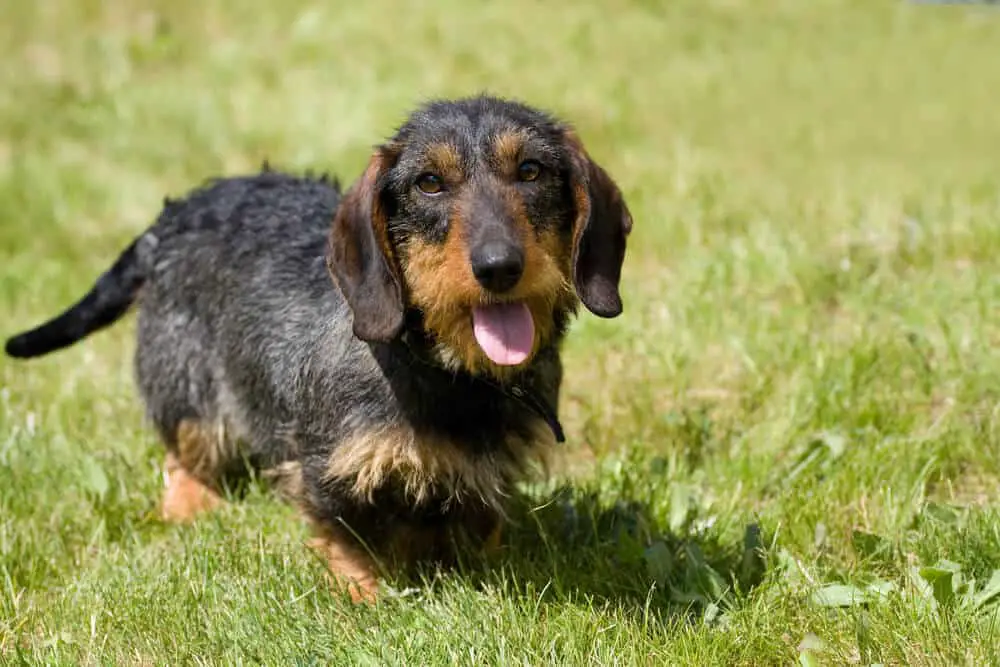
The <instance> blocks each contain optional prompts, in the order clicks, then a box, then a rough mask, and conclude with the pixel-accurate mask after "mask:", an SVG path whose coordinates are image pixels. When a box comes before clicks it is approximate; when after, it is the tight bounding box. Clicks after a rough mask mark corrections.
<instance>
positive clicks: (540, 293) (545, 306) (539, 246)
mask: <svg viewBox="0 0 1000 667" xmlns="http://www.w3.org/2000/svg"><path fill="white" fill-rule="evenodd" d="M510 206H511V208H512V209H513V211H514V217H515V219H516V220H518V223H517V228H518V231H519V233H520V234H521V242H522V244H523V248H524V256H525V267H524V275H523V277H522V278H521V280H520V282H519V283H518V284H517V286H515V287H514V289H513V290H511V291H510V292H509V293H507V294H505V295H504V296H503V300H504V301H523V302H525V303H526V304H527V306H528V309H529V310H530V311H531V317H532V319H533V320H534V324H535V341H534V345H533V346H532V353H531V355H530V356H529V358H528V360H526V361H525V363H524V364H521V365H520V366H498V365H496V364H494V363H493V362H492V361H490V360H489V358H487V357H486V355H485V354H484V353H483V351H482V349H481V348H480V347H479V344H478V343H477V342H476V338H475V335H474V334H473V329H472V309H473V307H474V306H476V305H479V304H484V303H490V302H494V303H495V302H496V301H497V299H496V297H494V296H492V295H490V294H489V293H488V292H486V291H485V290H483V289H482V288H481V287H480V285H479V283H478V282H477V281H476V279H475V276H474V275H473V274H472V268H471V266H470V264H469V250H468V247H467V245H466V242H465V239H464V233H465V232H464V220H463V216H462V214H461V213H460V212H458V211H456V212H455V213H454V214H453V215H452V217H451V220H450V227H449V231H448V236H447V238H446V239H445V242H444V245H443V246H442V245H438V244H434V243H427V242H425V241H422V240H420V239H417V238H414V239H411V240H410V241H409V242H408V243H407V244H406V247H405V248H404V249H403V253H404V254H405V261H403V262H402V265H403V276H404V278H405V281H406V285H407V288H408V290H409V297H410V300H411V302H412V303H413V304H414V305H416V306H417V307H418V308H420V310H421V311H423V313H424V326H425V327H426V328H427V330H428V331H430V332H431V333H432V334H434V337H435V339H436V340H437V341H438V343H439V350H438V357H439V361H441V362H442V363H445V364H446V365H450V366H451V367H461V368H464V369H466V370H468V371H469V372H471V373H484V374H488V375H491V376H493V377H494V378H496V379H498V380H500V381H505V380H507V379H509V378H510V377H511V376H512V375H514V374H516V373H517V372H518V371H519V370H520V369H521V368H522V367H523V366H525V365H527V364H528V363H530V361H531V359H532V358H533V357H534V355H535V353H537V352H538V350H539V349H540V348H541V347H542V346H543V345H545V344H546V343H548V342H549V341H550V340H551V339H552V336H553V334H554V330H555V326H554V322H553V319H552V314H553V311H554V310H555V309H556V308H557V307H559V308H566V309H572V308H574V307H575V305H576V297H575V295H574V292H573V289H572V286H571V283H570V278H569V276H570V275H571V273H570V255H569V249H568V247H567V246H568V243H566V242H563V241H562V240H561V239H560V237H559V234H558V233H557V232H556V231H554V230H547V231H543V232H542V233H541V234H540V235H536V233H535V231H534V229H533V227H532V226H531V225H530V222H529V221H528V219H527V215H526V214H525V212H524V210H523V205H522V203H521V201H520V199H512V201H511V202H510Z"/></svg>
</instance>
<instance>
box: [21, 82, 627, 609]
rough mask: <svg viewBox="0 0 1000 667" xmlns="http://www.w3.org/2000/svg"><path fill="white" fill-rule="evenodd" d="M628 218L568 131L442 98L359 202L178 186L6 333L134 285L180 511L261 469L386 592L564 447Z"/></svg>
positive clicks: (322, 543)
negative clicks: (106, 258)
mask: <svg viewBox="0 0 1000 667" xmlns="http://www.w3.org/2000/svg"><path fill="white" fill-rule="evenodd" d="M331 223H332V224H331ZM631 226H632V219H631V216H630V214H629V211H628V208H627V206H626V205H625V202H624V201H623V199H622V195H621V192H620V191H619V189H618V187H617V186H616V185H615V183H614V182H613V181H612V180H611V178H610V177H609V176H608V174H607V173H606V172H605V171H604V170H603V169H602V168H601V167H599V166H598V165H597V164H595V163H594V162H593V161H592V160H591V159H590V158H589V157H588V155H587V153H586V151H585V150H584V148H583V145H582V144H581V142H580V139H579V138H578V137H577V135H576V134H575V133H574V131H573V130H572V129H571V128H570V127H569V126H567V125H566V124H564V123H562V122H560V121H558V120H556V119H555V118H553V117H552V116H550V115H548V114H546V113H544V112H542V111H539V110H537V109H534V108H531V107H529V106H526V105H523V104H520V103H516V102H511V101H506V100H502V99H497V98H493V97H487V96H480V97H473V98H468V99H459V100H452V101H436V102H432V103H428V104H426V105H424V106H423V107H421V108H419V109H418V110H417V111H415V112H414V113H413V114H412V115H411V116H410V117H409V119H408V120H407V121H406V122H405V123H404V124H403V125H402V126H401V127H400V128H399V130H398V131H397V132H396V134H395V136H393V137H392V138H391V139H390V140H389V141H388V142H386V143H384V144H383V145H380V146H378V147H377V148H376V149H375V150H374V152H373V155H372V156H371V160H370V161H369V163H368V166H367V168H366V169H365V171H364V173H363V174H362V175H361V178H360V179H358V180H357V182H356V183H354V185H353V186H352V187H351V188H350V189H349V190H347V192H346V193H344V194H343V195H342V194H341V191H340V188H339V186H338V185H337V183H336V182H335V181H330V180H328V179H326V178H312V177H295V176H291V175H287V174H282V173H278V172H274V171H271V170H270V169H269V168H267V166H266V165H265V168H264V169H263V171H262V172H261V173H259V174H256V175H252V176H245V177H238V178H222V179H218V180H214V181H211V182H209V183H207V184H205V185H204V186H203V187H201V188H199V189H197V190H194V191H193V192H191V193H189V194H188V195H187V196H186V197H185V198H184V199H182V200H167V201H166V202H165V205H164V208H163V210H162V212H161V213H160V215H159V218H158V219H157V220H156V222H155V223H154V224H153V225H152V226H151V227H150V228H149V229H148V230H146V231H145V232H143V233H142V234H141V235H140V236H139V237H138V238H137V239H136V240H135V241H134V242H133V243H132V244H131V245H130V246H129V247H128V248H127V249H126V250H125V251H124V252H123V253H122V255H121V256H120V257H119V258H118V260H117V261H116V262H115V264H114V265H113V266H112V267H111V268H110V269H109V270H108V271H106V272H105V273H104V274H103V275H102V276H101V277H100V278H99V279H98V280H97V283H96V285H94V287H93V288H92V289H91V290H90V292H89V293H88V294H87V295H86V296H85V297H83V299H82V300H81V301H79V302H78V303H77V304H76V305H74V306H72V307H71V308H69V309H68V310H67V311H66V312H64V313H63V314H61V315H59V316H58V317H56V318H54V319H52V320H51V321H49V322H47V323H45V324H43V325H41V326H40V327H38V328H36V329H34V330H32V331H28V332H27V333H23V334H21V335H18V336H16V337H14V338H12V339H10V340H9V341H8V342H7V345H6V350H7V353H8V354H9V355H11V356H13V357H36V356H40V355H43V354H46V353H49V352H52V351H54V350H58V349H60V348H63V347H66V346H68V345H71V344H72V343H74V342H76V341H78V340H80V339H82V338H84V337H85V336H87V335H88V334H91V333H93V332H95V331H97V330H99V329H101V328H103V327H105V326H108V325H110V324H112V323H113V322H115V321H116V320H117V319H118V318H120V317H121V316H122V315H123V314H124V313H125V312H126V311H128V309H129V308H130V307H131V306H132V304H133V303H135V302H138V303H139V314H138V326H137V328H138V345H137V349H136V359H135V371H136V377H137V382H138V385H139V389H140V391H141V392H142V395H143V398H144V399H145V404H146V407H147V412H148V415H149V418H150V419H151V420H152V422H153V424H155V426H156V428H157V429H158V430H159V433H160V436H161V438H162V439H163V442H164V443H165V445H166V449H167V455H166V466H165V468H166V477H167V482H166V491H165V493H164V497H163V501H162V507H161V511H162V513H163V515H164V517H165V518H167V519H171V520H179V521H183V520H187V519H189V518H191V517H192V516H193V515H195V514H196V513H198V512H199V511H202V510H206V509H209V508H211V507H214V506H216V505H218V504H219V503H221V502H222V496H221V491H222V490H223V489H224V487H225V485H226V484H228V480H230V479H234V478H239V477H240V476H241V475H242V476H246V475H248V474H250V473H251V472H252V471H253V472H259V473H261V474H262V475H263V476H264V477H267V478H271V479H273V480H274V481H275V482H276V483H277V484H278V486H279V488H280V489H282V490H283V491H284V492H285V493H286V494H288V495H290V496H291V497H292V498H294V499H295V501H296V502H297V503H298V504H299V505H300V506H301V508H302V510H303V512H304V514H305V515H306V516H307V517H308V518H309V519H310V520H311V521H312V523H313V525H314V526H315V527H316V530H317V535H318V537H317V538H316V539H315V540H314V545H315V546H316V547H317V548H319V549H320V550H321V552H322V553H323V555H324V556H325V558H326V559H327V560H328V561H329V565H330V569H331V572H332V574H333V575H334V578H335V580H336V581H337V582H339V583H341V584H343V585H345V586H346V587H347V588H348V589H349V590H350V592H351V595H352V597H353V598H354V599H355V600H359V599H371V598H372V597H373V596H374V595H375V593H376V592H377V588H378V583H377V576H378V574H379V572H380V567H386V566H392V565H396V566H397V567H399V568H405V567H407V566H410V565H413V564H415V563H420V562H427V561H433V562H446V561H448V560H449V559H450V558H453V557H454V555H455V553H456V552H455V547H456V545H457V544H459V543H466V544H473V545H475V544H478V545H480V546H481V547H483V548H487V549H488V548H490V547H491V546H495V545H496V544H497V543H498V540H499V536H500V527H501V523H502V518H503V516H504V506H505V500H506V499H507V498H508V497H509V496H510V494H511V492H512V491H513V488H514V484H515V483H516V482H517V481H518V479H519V478H521V477H523V476H524V475H526V474H527V473H529V472H530V471H531V470H533V469H537V468H538V467H539V464H544V460H545V458H546V453H547V452H549V451H550V450H551V449H552V448H553V446H554V444H555V442H556V441H561V440H562V431H561V428H560V426H559V421H558V419H557V418H556V407H557V403H558V394H559V385H560V382H561V378H562V368H561V363H560V358H559V345H560V342H561V340H562V339H563V337H564V335H565V333H566V330H567V326H568V323H569V321H570V318H571V316H572V315H574V314H575V312H576V310H577V307H578V304H579V303H580V302H582V303H583V305H584V306H585V307H586V308H587V309H588V310H590V311H591V312H592V313H594V314H596V315H599V316H601V317H615V316H617V315H618V314H620V313H621V312H622V302H621V298H620V296H619V290H618V284H619V278H620V275H621V269H622V262H623V259H624V255H625V242H626V237H627V235H628V234H629V232H630V230H631Z"/></svg>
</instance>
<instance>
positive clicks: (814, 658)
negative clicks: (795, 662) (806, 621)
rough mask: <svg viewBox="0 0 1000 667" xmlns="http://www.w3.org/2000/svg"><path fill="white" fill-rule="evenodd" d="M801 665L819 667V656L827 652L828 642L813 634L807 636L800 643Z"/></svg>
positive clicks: (820, 663)
mask: <svg viewBox="0 0 1000 667" xmlns="http://www.w3.org/2000/svg"><path fill="white" fill-rule="evenodd" d="M798 648H799V664H800V665H802V666H803V667H819V665H822V664H823V663H822V661H821V660H820V658H819V656H820V654H821V653H825V652H826V651H827V646H826V642H824V641H823V640H822V639H820V638H819V637H818V636H817V635H815V634H813V633H811V632H810V633H809V634H807V635H806V636H805V637H803V638H802V641H801V642H800V643H799V647H798Z"/></svg>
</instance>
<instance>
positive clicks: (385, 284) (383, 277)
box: [326, 147, 403, 342]
mask: <svg viewBox="0 0 1000 667" xmlns="http://www.w3.org/2000/svg"><path fill="white" fill-rule="evenodd" d="M394 160H395V154H394V153H393V151H392V150H391V148H390V147H382V148H379V149H378V150H376V152H375V153H374V154H373V155H372V158H371V160H370V161H369V163H368V168H367V169H365V173H364V175H362V176H361V178H360V179H359V180H358V182H357V183H355V184H354V185H353V186H352V187H351V189H350V190H349V191H348V192H347V194H346V195H345V196H344V199H343V201H341V202H340V206H338V207H337V213H336V216H335V217H334V219H333V228H332V229H331V230H330V240H329V246H328V249H327V256H326V265H327V269H328V270H329V271H330V274H331V276H333V279H334V280H335V281H336V283H337V285H338V286H339V287H340V290H341V292H343V294H344V298H345V299H346V300H347V304H348V306H350V308H351V312H352V314H353V316H354V335H355V336H357V337H358V338H360V339H361V340H365V341H381V342H388V341H390V340H392V339H393V338H395V337H396V335H397V334H398V333H399V331H400V329H401V328H402V326H403V289H402V281H401V280H400V271H399V267H398V264H397V260H396V257H395V253H394V252H393V249H392V245H391V243H390V242H389V220H388V217H387V215H386V211H385V208H384V206H383V203H382V196H381V195H382V193H381V187H382V180H383V176H384V174H385V172H386V171H387V170H388V169H389V168H390V167H391V166H392V164H393V162H394Z"/></svg>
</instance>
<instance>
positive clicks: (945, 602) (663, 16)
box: [0, 0, 1000, 665]
mask: <svg viewBox="0 0 1000 667" xmlns="http://www.w3.org/2000/svg"><path fill="white" fill-rule="evenodd" d="M338 4H340V5H342V6H335V5H338ZM560 4H561V5H562V6H561V7H560V6H559V5H560ZM998 44H1000V13H997V12H996V11H991V10H990V9H988V8H984V7H978V8H977V7H975V6H961V7H959V6H953V7H934V6H932V5H928V4H920V3H905V2H876V1H875V0H870V1H867V2H860V1H854V2H848V1H842V2H839V1H834V0H822V1H820V0H817V1H810V2H804V1H801V0H795V1H792V0H785V1H781V0H770V1H769V2H750V1H749V0H744V1H740V0H728V1H723V0H714V1H711V2H698V1H695V0H684V1H679V2H670V3H668V2H653V1H651V0H634V1H633V2H626V1H624V0H619V1H611V0H607V1H605V2H601V3H582V2H581V3H572V4H570V3H541V2H531V1H530V0H507V2H503V3H500V2H474V3H468V4H466V3H464V2H463V3H460V2H457V1H455V0H449V1H448V2H437V3H431V2H424V1H422V0H418V1H417V2H411V3H391V2H387V1H383V0H372V1H366V2H352V3H320V2H306V1H304V0H285V1H284V2H265V1H263V0H247V1H244V2H237V1H236V0H205V2H201V3H193V2H192V3H179V2H164V1H162V0H153V1H147V2H140V1H139V0H110V1H103V2H98V1H97V0H78V1H77V2H68V1H64V2H38V3H34V4H30V3H14V2H6V3H3V5H2V7H0V57H2V59H3V63H4V66H3V67H2V68H0V91H2V93H3V94H0V230H2V232H0V313H2V322H3V329H4V334H5V335H6V334H9V333H13V332H14V331H16V330H18V329H20V328H22V327H25V326H27V325H29V324H33V323H35V322H36V321H38V320H40V319H41V318H43V317H45V316H48V315H51V314H53V313H55V312H56V311H57V310H58V309H59V308H61V307H62V306H64V305H66V304H67V303H68V302H69V301H70V300H71V299H74V298H76V297H77V296H79V295H80V294H81V293H82V292H83V290H84V289H85V288H86V287H87V286H88V285H89V284H90V282H91V281H92V279H93V278H94V277H95V276H96V275H97V274H98V273H99V272H100V271H101V270H102V269H103V268H105V267H106V266H108V265H109V263H110V262H111V261H112V260H113V258H114V257H115V256H116V253H117V252H118V251H119V250H120V249H121V248H122V247H124V245H125V244H126V243H127V242H128V241H129V240H130V239H131V238H132V236H133V235H135V234H136V233H137V232H138V231H139V230H141V229H143V228H144V227H145V226H146V225H147V224H148V223H149V222H150V221H151V220H152V217H153V216H154V215H155V213H156V212H157V210H158V206H159V203H160V201H161V199H162V197H163V196H164V195H166V194H174V195H176V194H180V193H182V192H183V191H184V190H186V189H187V188H188V187H190V186H191V185H193V184H194V183H196V182H198V181H200V180H201V179H203V178H204V177H206V176H209V175H212V174H216V173H219V172H226V173H235V172H239V171H243V170H247V169H251V168H253V167H255V166H256V165H257V164H258V163H260V162H261V161H262V160H263V159H264V158H270V159H271V160H272V161H273V162H275V163H277V164H280V165H282V166H287V167H291V168H307V167H309V168H316V169H329V170H332V171H333V172H335V173H336V174H338V175H340V176H341V177H342V178H344V179H345V180H351V179H353V178H354V177H356V176H357V175H359V174H360V171H361V169H362V168H363V165H364V162H365V157H366V154H367V152H368V150H369V147H370V145H371V144H373V143H375V142H377V141H379V140H380V139H381V138H383V137H385V136H386V135H387V134H389V133H390V131H391V130H392V128H393V127H394V126H395V124H396V123H398V122H399V121H400V120H401V119H402V118H403V116H404V115H405V113H406V112H407V111H408V110H409V109H410V108H411V107H412V106H413V105H414V104H415V103H417V102H418V101H420V100H422V99H425V98H427V97H429V96H447V95H459V94H467V93H473V92H477V91H479V90H483V89H488V90H490V91H493V92H497V93H501V94H506V95H512V96H516V97H520V98H522V99H525V100H527V101H529V102H531V103H534V104H538V105H541V106H544V107H547V108H550V109H552V110H553V111H555V112H557V113H559V114H561V115H563V116H565V117H566V118H568V119H570V120H572V121H573V122H575V123H576V125H577V126H578V128H579V131H580V134H581V135H582V137H583V138H584V140H585V142H586V144H587V146H588V148H589V150H590V152H591V153H592V154H593V155H594V156H595V157H596V158H597V159H598V160H599V161H600V162H601V163H602V164H604V165H605V166H606V167H607V168H608V170H609V171H610V172H611V173H612V174H613V175H614V176H615V177H616V178H617V179H618V181H619V183H620V184H621V186H622V188H623V189H624V191H625V193H626V196H627V199H628V201H629V203H630V205H631V208H632V211H633V213H634V216H635V222H636V227H635V234H634V236H633V241H632V244H631V249H630V253H629V257H628V260H627V263H626V270H625V278H624V283H625V284H624V294H625V299H626V312H625V315H624V316H623V317H622V318H619V319H617V320H613V321H600V320H598V319H596V318H594V317H591V316H586V315H585V316H583V317H581V319H580V320H579V321H578V322H577V323H576V325H575V326H574V330H573V332H572V334H571V337H570V341H569V342H568V344H567V346H566V364H567V367H568V377H567V380H566V386H565V392H564V402H563V405H562V406H561V412H562V415H563V419H564V422H565V425H566V427H567V431H568V434H569V440H570V442H569V444H568V445H567V448H566V457H565V458H566V461H565V466H564V467H563V468H561V469H560V470H559V471H558V472H557V475H556V477H555V479H553V480H552V482H551V483H549V484H548V485H544V486H540V487H537V488H530V489H527V491H528V500H527V501H526V502H525V505H524V507H522V508H521V509H520V510H519V511H518V513H517V519H518V521H517V525H516V526H515V527H514V528H513V529H512V530H511V532H510V533H509V535H508V538H507V544H506V547H507V548H506V550H505V553H504V555H503V556H502V557H501V558H500V559H499V561H498V562H493V563H489V564H486V563H480V562H478V561H475V560H474V559H472V560H471V562H469V563H467V564H466V566H465V567H463V568H462V570H461V571H460V572H457V573H448V574H441V575H440V576H432V577H431V576H429V578H428V581H427V582H426V583H425V585H423V586H420V587H418V588H416V589H414V590H406V591H403V592H402V593H400V594H399V595H396V596H389V597H386V598H385V599H384V600H383V601H382V602H381V603H380V604H379V605H378V606H377V607H375V608H356V607H354V606H352V605H350V604H349V603H347V602H345V601H344V600H343V599H341V598H340V597H338V596H336V595H333V594H331V593H330V592H329V591H328V590H327V589H326V588H325V587H324V585H323V581H322V572H323V567H322V564H321V563H319V562H318V561H317V560H316V558H315V557H314V556H312V555H311V554H310V553H309V552H308V551H307V550H306V549H305V548H303V546H302V542H303V540H304V538H306V537H307V533H306V529H305V527H304V526H303V525H302V524H301V523H300V522H299V520H298V519H297V518H296V516H295V514H294V513H293V511H292V510H291V509H290V508H288V507H286V506H285V505H283V504H281V503H280V502H278V501H277V500H276V499H274V498H273V497H271V496H270V495H269V494H268V493H267V492H266V490H263V489H254V490H253V491H252V492H251V494H250V497H249V498H248V499H247V500H246V501H245V502H243V503H238V504H234V505H232V506H230V507H228V508H227V509H225V510H224V511H222V512H220V513H219V514H218V515H215V516H212V517H209V518H207V519H206V520H204V521H202V522H200V523H197V524H195V525H193V526H190V527H182V528H178V527H170V526H165V525H163V524H162V523H161V522H159V521H158V520H157V519H156V518H155V516H154V509H155V502H156V498H157V495H158V491H159V487H160V476H159V475H160V465H161V459H162V453H161V449H160V446H159V445H158V443H157V442H156V440H155V438H154V436H153V434H152V432H151V431H150V430H149V429H148V428H146V426H145V425H144V423H143V418H142V412H141V407H140V405H139V403H138V401H137V398H136V395H135V392H134V390H133V387H132V381H131V354H132V349H133V342H132V330H133V322H132V320H131V318H130V319H129V320H127V321H126V322H125V323H122V324H120V325H119V326H118V327H116V328H114V329H112V330H110V331H108V332H105V333H102V334H100V335H98V336H95V337H94V338H92V339H90V340H88V341H87V342H86V343H85V344H81V345H79V346H77V347H75V348H73V349H71V350H69V351H66V352H64V353H61V354H58V355H54V356H52V357H50V358H46V359H43V360H39V361H37V362H34V363H30V364H24V363H14V362H11V361H9V360H6V359H4V360H2V361H0V383H2V388H0V662H10V663H18V662H22V661H23V662H27V663H32V664H78V663H87V664H90V663H119V664H121V663H124V664H135V663H142V664H147V663H156V664H181V663H189V662H200V663H206V664H233V663H243V664H250V663H267V664H292V663H293V662H295V663H296V664H386V663H388V664H532V665H537V664H602V665H603V664H621V665H626V664H692V665H723V664H746V665H764V664H796V663H798V662H800V661H801V663H802V664H804V665H813V664H845V663H858V664H872V663H883V664H909V665H921V664H935V665H936V664H942V665H943V664H975V665H982V664H990V663H992V664H998V663H1000V658H998V657H997V651H996V646H997V645H998V644H1000V613H998V611H997V610H998V608H1000V606H998V604H997V603H998V602H1000V596H996V597H991V596H990V595H989V592H990V590H991V589H990V588H988V587H986V584H987V581H988V580H989V578H990V577H991V576H992V574H993V572H994V571H995V570H996V569H997V568H1000V502H998V499H1000V433H998V428H1000V356H998V354H997V352H996V349H995V348H996V344H997V342H998V341H1000V309H998V308H997V304H998V303H1000V277H998V275H1000V274H998V268H1000V267H998V261H997V257H998V255H1000V189H998V180H997V174H998V172H1000V123H998V122H997V91H998V90H1000V67H997V53H998V52H997V45H998ZM748 527H751V528H750V529H748ZM757 531H759V533H758V532H757ZM942 561H943V563H942ZM949 563H952V564H954V565H949ZM935 565H938V567H937V568H934V567H932V566H935ZM959 567H960V568H961V569H960V571H959V573H958V574H956V573H955V570H956V569H957V568H959ZM969 578H974V579H975V584H974V587H973V589H972V590H971V591H970V589H969V585H968V580H969ZM928 582H933V585H931V584H929V583H928ZM873 584H875V585H876V586H877V587H878V590H881V591H883V592H882V593H874V592H871V590H869V589H868V587H869V586H871V585H873ZM399 585H400V587H401V586H403V584H399ZM831 585H842V586H853V587H856V588H857V589H860V590H861V591H868V592H867V593H865V597H864V599H860V597H859V596H857V595H855V596H853V597H852V595H851V594H850V593H851V589H845V588H824V587H828V586H831ZM984 587H986V588H985V590H986V592H987V594H985V595H981V596H980V597H979V598H978V602H979V604H978V605H977V604H974V602H975V601H976V595H977V594H980V593H981V591H982V590H984ZM817 591H820V592H821V594H819V595H817ZM824 591H825V593H824ZM852 600H853V604H849V603H851V602H852ZM804 640H805V643H804V644H803V641H804Z"/></svg>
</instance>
